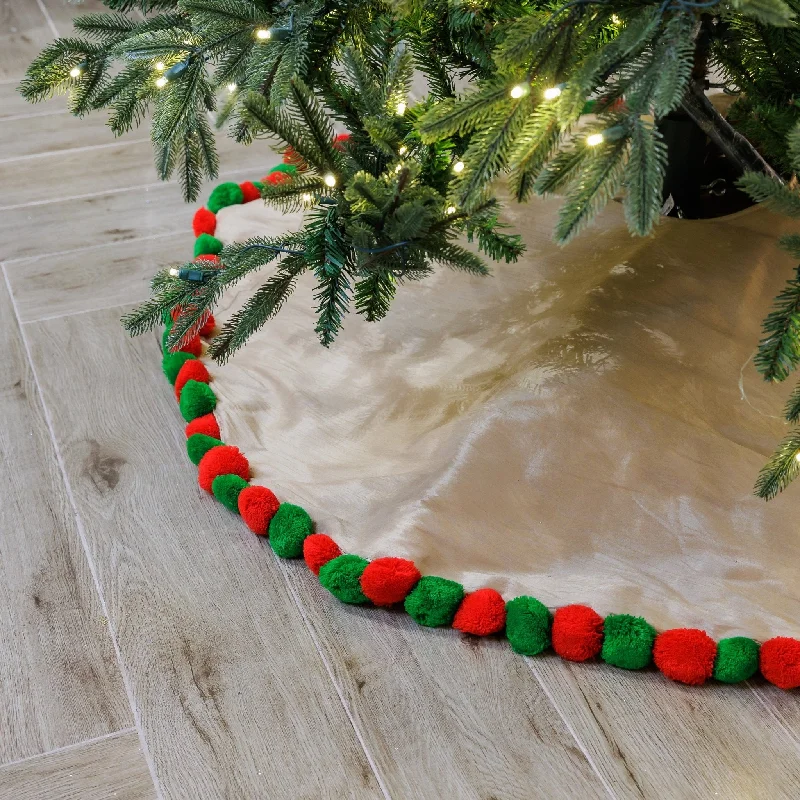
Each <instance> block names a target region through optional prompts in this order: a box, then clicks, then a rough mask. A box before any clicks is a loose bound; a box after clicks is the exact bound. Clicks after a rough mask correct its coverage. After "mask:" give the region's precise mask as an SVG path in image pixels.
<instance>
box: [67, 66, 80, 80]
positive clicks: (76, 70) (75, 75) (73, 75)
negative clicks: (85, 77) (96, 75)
mask: <svg viewBox="0 0 800 800" xmlns="http://www.w3.org/2000/svg"><path fill="white" fill-rule="evenodd" d="M69 76H70V78H80V76H81V68H80V67H73V68H72V69H71V70H70V71H69Z"/></svg>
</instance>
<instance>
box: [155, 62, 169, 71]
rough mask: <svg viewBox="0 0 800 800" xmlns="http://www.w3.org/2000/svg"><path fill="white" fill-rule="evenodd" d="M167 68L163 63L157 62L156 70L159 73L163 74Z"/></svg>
mask: <svg viewBox="0 0 800 800" xmlns="http://www.w3.org/2000/svg"><path fill="white" fill-rule="evenodd" d="M166 68H167V65H166V64H165V63H164V62H163V61H156V69H157V70H158V71H159V72H163V71H164V70H165V69H166Z"/></svg>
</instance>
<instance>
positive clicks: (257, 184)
mask: <svg viewBox="0 0 800 800" xmlns="http://www.w3.org/2000/svg"><path fill="white" fill-rule="evenodd" d="M250 183H252V184H253V186H255V187H256V189H258V191H259V192H263V191H264V184H263V183H262V181H250Z"/></svg>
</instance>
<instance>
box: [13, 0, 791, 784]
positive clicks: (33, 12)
mask: <svg viewBox="0 0 800 800" xmlns="http://www.w3.org/2000/svg"><path fill="white" fill-rule="evenodd" d="M99 6H100V3H99V2H98V0H88V2H86V3H85V4H84V8H90V9H95V8H97V7H99ZM0 9H2V10H1V11H0V187H2V194H1V195H0V257H2V259H3V264H2V271H3V280H2V281H0V341H2V343H3V344H2V349H0V359H2V366H1V367H0V420H2V424H0V798H2V800H20V799H23V800H27V799H28V798H46V799H47V800H51V799H52V798H76V799H79V800H95V798H125V799H126V800H134V798H136V799H137V800H138V799H140V798H152V797H164V798H167V797H169V798H192V800H196V799H197V798H223V797H224V798H247V799H248V800H249V798H270V799H271V798H382V797H383V798H389V797H391V798H412V799H413V800H417V798H445V800H450V798H480V799H481V800H505V799H506V798H520V799H522V800H528V798H580V799H581V800H582V799H583V798H595V797H612V798H642V797H644V798H658V799H659V800H661V799H662V798H759V799H760V798H769V799H771V798H783V797H785V798H797V797H798V796H800V703H798V697H797V695H796V694H787V693H784V692H781V691H779V690H777V689H774V688H772V687H770V686H768V685H765V684H763V683H761V682H755V683H753V684H752V685H741V686H734V687H726V686H722V685H718V684H717V685H713V686H708V687H706V688H702V689H688V688H684V687H682V686H679V685H676V684H671V683H669V682H667V681H666V680H665V679H663V678H662V677H661V676H659V675H658V674H657V673H653V672H645V673H633V674H627V673H624V672H621V671H614V670H612V669H609V668H605V667H602V666H600V665H570V664H567V663H565V662H562V661H560V660H558V659H555V658H552V657H542V658H536V659H524V658H520V657H519V656H515V655H514V654H513V653H512V652H511V650H510V649H509V648H508V646H507V645H504V644H503V643H502V642H499V641H492V640H490V641H482V640H481V641H477V640H475V639H471V638H462V637H460V636H458V635H457V634H455V633H454V632H452V631H438V630H428V629H423V628H420V627H418V626H416V625H415V624H414V623H413V622H411V621H410V619H409V618H408V617H406V616H404V615H402V614H392V613H377V612H374V611H364V610H362V609H359V608H353V607H346V606H343V605H342V604H340V603H338V602H337V601H335V600H333V599H332V598H331V597H330V596H328V595H327V594H326V593H325V592H324V591H323V590H322V589H321V588H320V587H319V584H318V583H317V581H316V580H314V578H313V576H311V575H310V573H309V572H308V570H307V569H305V568H304V567H303V566H302V565H297V564H295V563H290V562H279V561H278V560H276V559H275V558H274V557H273V556H272V553H271V551H270V550H269V547H268V546H265V545H264V544H263V542H261V541H258V540H257V539H256V537H253V536H252V535H250V534H248V532H247V531H246V530H245V528H244V526H243V525H242V524H241V522H240V521H239V520H237V519H236V518H234V517H233V516H232V515H231V514H230V513H228V512H227V511H226V510H225V509H224V508H223V507H222V506H220V505H219V504H218V503H216V502H214V501H213V500H211V499H209V498H208V497H206V496H205V495H203V493H202V492H201V491H200V490H199V489H198V487H197V484H196V481H195V476H194V471H193V470H191V469H189V468H188V466H187V462H186V458H185V455H184V450H183V442H182V438H183V433H182V424H181V421H180V419H179V416H178V413H177V410H176V408H175V403H174V400H173V399H172V397H171V395H170V391H169V389H168V387H167V386H166V385H165V383H164V380H163V378H162V376H161V374H160V369H159V366H160V365H159V357H158V354H157V348H156V344H155V341H154V338H153V337H144V338H140V339H136V340H130V339H128V338H127V337H126V336H125V335H124V334H123V332H122V330H121V329H120V326H119V317H120V314H121V313H122V312H123V311H125V310H126V309H127V308H129V307H130V304H132V303H134V302H136V301H138V300H141V299H143V298H144V297H145V296H146V295H147V281H148V278H149V277H150V275H151V274H152V273H153V272H154V271H155V269H156V267H157V266H158V265H160V264H163V263H164V262H166V261H169V260H182V259H183V258H184V257H185V255H186V253H187V252H189V251H190V247H191V243H192V238H191V233H190V230H189V220H190V213H191V211H190V209H189V208H187V207H185V206H182V205H181V203H180V202H179V192H178V190H177V189H176V187H175V186H174V185H160V184H157V183H156V181H155V176H154V172H153V167H152V157H151V153H150V148H149V145H148V143H147V141H146V131H144V132H137V133H134V134H132V135H130V136H128V137H126V138H125V139H123V140H122V141H119V142H115V141H114V140H113V139H112V138H111V136H110V134H109V132H108V130H107V129H106V128H105V126H104V123H103V119H102V117H100V116H98V117H94V118H90V119H89V120H83V121H80V120H75V119H73V118H72V117H70V116H68V115H67V114H66V113H65V111H64V103H63V101H61V100H58V99H56V100H53V101H51V102H49V103H47V104H44V105H41V106H35V107H31V106H27V105H26V104H25V103H24V102H23V101H22V100H21V99H20V98H19V97H18V96H17V95H16V93H15V85H16V82H17V81H18V79H19V78H20V76H21V74H22V72H23V69H24V67H25V65H26V63H27V62H28V61H29V60H30V59H31V58H32V57H33V56H34V55H35V54H36V52H37V51H38V49H39V48H40V47H41V46H42V45H44V44H45V43H46V42H47V41H48V40H50V39H51V38H53V37H54V36H55V35H57V34H58V35H68V33H69V31H70V18H71V16H72V14H73V13H74V11H75V7H74V6H70V5H69V4H68V3H67V0H2V3H1V4H0ZM273 160H274V158H273V157H272V156H271V154H270V153H269V152H268V151H266V150H265V149H261V150H256V149H253V150H252V151H250V150H248V149H245V148H242V147H238V146H233V145H232V144H230V143H225V144H223V152H222V171H223V174H224V175H225V176H226V177H230V178H231V179H239V180H243V179H245V178H253V177H257V176H259V175H260V174H261V173H262V172H263V171H264V168H265V167H267V166H270V165H271V163H272V161H273Z"/></svg>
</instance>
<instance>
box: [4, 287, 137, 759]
mask: <svg viewBox="0 0 800 800" xmlns="http://www.w3.org/2000/svg"><path fill="white" fill-rule="evenodd" d="M0 341H2V342H3V346H2V349H0V417H1V418H2V425H0V487H2V489H0V642H2V646H0V764H3V763H8V762H10V761H14V760H17V759H20V758H25V757H28V756H32V755H36V754H38V753H42V752H45V751H47V750H52V749H54V748H57V747H63V746H64V745H68V744H72V743H73V742H76V741H81V740H83V739H89V738H92V737H95V736H100V735H102V734H105V733H110V732H113V731H116V730H119V729H120V728H126V727H129V726H130V725H131V724H132V716H131V712H130V709H129V707H128V702H127V699H126V697H125V692H124V689H123V686H122V681H121V679H120V675H119V672H118V669H117V663H116V658H115V655H114V651H113V646H112V642H111V639H110V637H109V633H108V627H107V624H106V620H105V618H104V617H103V614H102V611H101V608H100V603H99V601H98V597H97V594H96V592H95V589H94V585H93V582H92V577H91V574H90V571H89V568H88V564H87V562H86V557H85V554H84V553H83V551H82V549H81V545H80V541H79V538H78V531H77V529H76V526H75V521H74V517H73V511H72V508H71V507H70V504H69V501H68V499H67V496H66V492H65V490H64V484H63V482H62V479H61V475H60V472H59V469H58V464H57V462H56V458H55V454H54V451H53V445H52V442H51V440H50V434H49V431H48V428H47V423H46V420H45V418H44V415H43V413H42V407H41V405H40V401H39V396H38V393H37V389H36V385H35V383H34V380H33V377H32V374H31V371H30V368H29V366H28V362H27V357H26V354H25V350H24V347H23V343H22V341H21V338H20V335H19V329H18V328H17V324H16V320H15V317H14V310H13V308H12V306H11V302H10V299H9V296H8V293H7V291H6V285H5V282H4V281H2V279H1V276H0Z"/></svg>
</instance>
